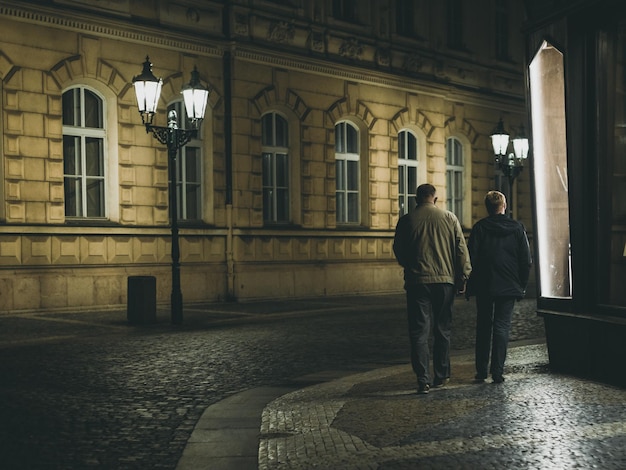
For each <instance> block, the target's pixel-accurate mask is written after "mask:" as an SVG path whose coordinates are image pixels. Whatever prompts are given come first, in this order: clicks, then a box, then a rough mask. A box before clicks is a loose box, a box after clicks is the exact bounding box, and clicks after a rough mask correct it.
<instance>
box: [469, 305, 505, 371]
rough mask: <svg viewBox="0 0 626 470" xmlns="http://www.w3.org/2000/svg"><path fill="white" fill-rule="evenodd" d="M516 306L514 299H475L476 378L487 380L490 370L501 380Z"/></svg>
mask: <svg viewBox="0 0 626 470" xmlns="http://www.w3.org/2000/svg"><path fill="white" fill-rule="evenodd" d="M514 306H515V298H514V297H491V296H488V295H478V296H476V311H477V316H476V378H479V379H485V378H487V370H489V372H491V376H492V377H494V378H499V377H502V374H503V373H504V361H505V360H506V351H507V347H508V344H509V332H510V330H511V317H512V316H513V307H514ZM490 352H491V368H489V369H488V367H489V355H490Z"/></svg>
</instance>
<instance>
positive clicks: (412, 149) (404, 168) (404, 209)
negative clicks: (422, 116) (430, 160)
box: [398, 130, 418, 216]
mask: <svg viewBox="0 0 626 470" xmlns="http://www.w3.org/2000/svg"><path fill="white" fill-rule="evenodd" d="M417 153H418V147H417V137H415V134H413V133H412V132H411V131H407V130H403V131H400V132H399V133H398V207H399V209H400V216H403V215H404V214H406V213H408V212H409V211H410V210H411V207H412V206H413V205H415V190H416V189H417V158H418V156H417Z"/></svg>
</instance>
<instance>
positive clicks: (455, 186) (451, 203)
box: [446, 137, 465, 221]
mask: <svg viewBox="0 0 626 470" xmlns="http://www.w3.org/2000/svg"><path fill="white" fill-rule="evenodd" d="M446 164H447V167H446V187H447V202H448V210H449V211H451V212H454V214H455V215H456V216H457V218H458V219H459V220H460V221H462V220H463V196H464V187H463V180H464V178H465V175H464V166H463V145H462V144H461V141H460V140H459V139H457V138H455V137H450V138H449V139H448V140H447V141H446Z"/></svg>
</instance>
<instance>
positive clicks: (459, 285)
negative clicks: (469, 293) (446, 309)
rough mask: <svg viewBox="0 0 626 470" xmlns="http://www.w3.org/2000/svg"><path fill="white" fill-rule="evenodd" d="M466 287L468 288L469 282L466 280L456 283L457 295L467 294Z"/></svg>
mask: <svg viewBox="0 0 626 470" xmlns="http://www.w3.org/2000/svg"><path fill="white" fill-rule="evenodd" d="M466 287H467V280H466V279H460V280H458V281H457V282H456V293H457V295H463V294H465V289H466Z"/></svg>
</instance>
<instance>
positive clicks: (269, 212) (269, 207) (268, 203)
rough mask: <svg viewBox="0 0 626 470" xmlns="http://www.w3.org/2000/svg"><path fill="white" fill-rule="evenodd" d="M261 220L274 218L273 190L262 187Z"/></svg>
mask: <svg viewBox="0 0 626 470" xmlns="http://www.w3.org/2000/svg"><path fill="white" fill-rule="evenodd" d="M263 220H265V221H270V222H271V221H273V220H274V190H273V189H272V188H263Z"/></svg>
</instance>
